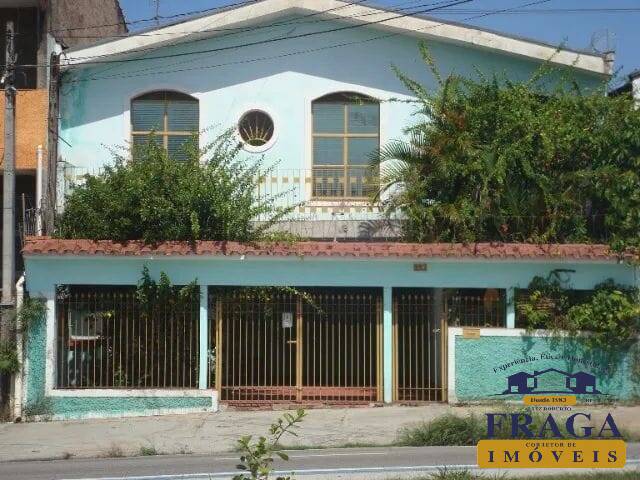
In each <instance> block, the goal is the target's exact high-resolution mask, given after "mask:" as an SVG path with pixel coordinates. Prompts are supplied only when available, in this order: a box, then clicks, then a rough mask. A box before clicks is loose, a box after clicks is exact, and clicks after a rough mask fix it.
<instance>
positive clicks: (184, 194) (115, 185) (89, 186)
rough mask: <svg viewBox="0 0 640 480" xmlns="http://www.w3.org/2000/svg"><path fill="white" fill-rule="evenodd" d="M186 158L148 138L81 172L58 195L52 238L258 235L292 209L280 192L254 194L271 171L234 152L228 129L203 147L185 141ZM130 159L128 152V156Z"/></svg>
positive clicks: (235, 145)
mask: <svg viewBox="0 0 640 480" xmlns="http://www.w3.org/2000/svg"><path fill="white" fill-rule="evenodd" d="M185 148H186V153H187V155H186V156H187V159H186V160H184V161H177V160H174V159H172V158H171V157H170V156H169V154H168V153H167V151H166V150H165V149H164V148H162V146H159V145H157V143H156V142H155V141H154V139H153V138H150V139H149V142H148V143H147V144H146V145H143V146H140V147H137V148H135V149H133V151H132V152H131V155H128V154H127V155H119V154H115V161H114V164H113V165H112V166H108V167H106V168H105V170H104V172H103V173H101V174H99V175H95V176H94V175H87V176H85V178H84V182H83V183H82V184H81V185H77V186H76V187H75V188H73V189H72V190H71V192H70V193H69V194H68V195H67V197H66V205H65V209H64V212H63V213H62V214H61V216H60V217H59V218H58V219H57V222H56V232H57V236H59V237H62V238H88V239H94V240H99V239H110V240H118V241H125V240H138V239H141V240H144V241H145V242H149V243H151V242H158V241H165V240H190V241H194V240H200V239H204V240H238V241H250V240H256V239H260V238H263V237H264V236H265V235H266V234H267V231H268V230H269V228H270V227H271V226H273V224H274V223H276V222H277V221H278V220H280V219H282V218H283V217H284V216H285V215H286V214H287V213H289V212H290V211H292V210H293V209H294V208H295V205H291V206H287V207H281V206H279V205H278V199H279V198H280V196H282V195H284V194H286V192H284V193H282V194H280V195H275V196H264V195H259V193H258V186H259V185H260V183H262V182H263V181H264V179H265V178H266V177H268V176H269V175H270V174H271V169H270V168H267V169H263V168H262V163H261V161H254V160H253V159H252V160H251V161H249V160H246V159H244V158H242V157H241V147H240V145H239V144H238V143H237V142H235V141H234V138H233V135H232V132H230V131H229V132H226V133H225V134H223V135H221V136H220V137H218V138H217V139H216V140H215V141H214V142H212V143H211V144H210V145H208V146H206V147H205V148H204V149H203V150H199V149H198V148H197V146H195V144H194V145H189V146H187V147H185ZM129 157H131V158H129Z"/></svg>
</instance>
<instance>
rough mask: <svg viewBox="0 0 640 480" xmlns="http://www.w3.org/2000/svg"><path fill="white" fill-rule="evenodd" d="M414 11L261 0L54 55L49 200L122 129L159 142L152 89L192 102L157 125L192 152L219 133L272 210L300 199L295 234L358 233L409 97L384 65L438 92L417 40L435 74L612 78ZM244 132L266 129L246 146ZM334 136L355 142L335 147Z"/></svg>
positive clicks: (579, 58) (121, 145)
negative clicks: (56, 73) (369, 176)
mask: <svg viewBox="0 0 640 480" xmlns="http://www.w3.org/2000/svg"><path fill="white" fill-rule="evenodd" d="M437 10H438V9H437V8H434V12H437ZM428 11H429V9H425V12H424V15H427V14H428V13H429V12H428ZM424 15H420V14H411V15H410V14H409V13H408V11H405V10H400V11H386V10H384V9H380V8H373V7H368V6H363V5H358V4H355V5H354V4H350V3H347V2H341V1H333V0H306V1H291V0H265V1H262V2H257V3H255V4H251V5H248V6H242V7H239V8H235V9H230V10H225V11H221V12H213V13H211V14H209V15H205V16H203V17H201V18H196V19H192V20H188V21H185V22H182V23H178V24H176V25H171V26H167V27H162V28H158V29H154V30H151V31H149V32H143V33H142V34H140V35H132V36H130V37H127V38H123V39H119V38H116V39H114V40H112V41H109V42H105V43H101V44H98V45H95V46H92V47H88V48H84V49H82V50H75V51H74V50H69V51H67V52H64V53H63V54H62V55H61V70H62V76H61V79H60V107H59V108H60V123H59V136H60V140H59V142H58V147H57V148H58V157H59V159H60V168H59V172H58V183H59V197H60V199H61V201H62V197H63V195H64V192H66V191H68V189H69V188H71V186H72V185H73V183H74V182H77V181H80V177H81V176H82V175H83V174H85V173H95V172H99V171H100V169H101V168H102V167H103V166H104V165H108V164H110V163H111V162H112V161H113V150H115V151H116V152H118V153H121V154H122V153H124V154H125V156H126V155H127V153H126V149H127V148H129V146H130V145H131V144H132V142H136V139H137V138H138V137H139V136H138V135H137V134H136V133H135V132H137V131H144V132H148V131H151V130H155V131H156V133H157V134H158V136H163V135H164V134H163V133H162V132H163V131H165V125H164V123H163V121H162V120H159V123H149V122H148V121H147V122H145V121H144V120H141V117H140V115H142V113H140V112H142V110H141V107H140V104H141V103H145V102H146V103H147V104H148V103H149V102H153V98H152V97H153V95H154V94H155V95H156V97H155V98H156V101H160V100H159V99H158V97H157V95H161V94H164V95H165V97H164V98H165V99H168V100H167V102H168V105H169V108H170V109H171V108H173V105H174V103H175V102H187V101H188V100H191V101H192V107H191V108H192V109H191V115H192V116H191V117H189V121H186V120H185V118H186V117H183V118H182V119H181V120H182V122H181V121H180V119H178V120H176V121H175V122H174V121H173V119H172V118H169V120H168V124H169V125H168V126H167V128H168V129H169V130H173V131H174V133H175V132H179V131H182V132H183V133H184V132H185V131H199V132H200V135H199V143H200V145H201V146H205V145H206V144H207V143H208V142H210V141H211V140H213V139H215V138H216V137H217V136H218V135H220V134H221V133H222V132H224V131H226V130H227V129H231V130H233V131H236V132H237V134H238V136H239V137H240V139H241V140H242V141H243V142H244V145H245V149H244V150H245V151H244V152H243V154H244V156H245V157H246V158H247V159H249V160H256V161H257V160H262V161H263V162H264V165H265V166H275V170H274V172H273V174H272V175H271V176H270V178H269V179H268V181H266V182H265V184H264V186H263V189H264V192H265V193H283V192H286V194H285V195H284V196H283V198H282V202H284V203H287V204H298V203H300V202H303V203H304V205H301V206H300V207H299V208H298V209H297V210H296V212H294V214H292V215H291V217H290V219H291V220H292V221H294V222H295V223H294V224H293V225H288V228H290V229H296V231H299V232H300V233H302V234H303V235H304V236H305V237H307V238H334V237H338V238H357V237H358V236H362V235H363V233H361V229H360V228H359V226H360V225H361V223H362V222H363V221H366V220H373V219H378V218H380V217H381V214H380V211H379V205H370V204H369V203H368V202H367V191H366V187H364V186H363V175H364V173H363V170H364V167H365V166H366V165H367V164H368V161H369V160H368V159H369V156H368V154H369V153H370V152H371V151H372V149H374V148H377V147H378V146H380V145H384V144H386V143H387V142H389V141H391V140H394V139H398V138H402V137H403V135H404V129H405V128H406V127H408V126H410V125H411V124H412V123H413V122H414V121H415V117H414V116H413V114H414V112H415V110H416V107H415V105H414V104H412V103H411V101H412V100H413V97H412V95H411V94H410V92H409V91H408V90H407V89H406V88H405V86H404V85H403V84H402V82H401V81H400V80H399V79H398V76H397V74H396V73H395V72H394V70H393V69H394V68H396V69H398V70H399V71H401V72H403V73H404V74H406V75H408V76H409V77H410V78H413V79H415V80H417V81H419V82H420V83H421V84H423V85H425V87H426V88H428V89H434V90H435V89H436V88H437V81H436V79H435V78H434V77H433V76H432V74H431V73H430V71H429V68H428V67H427V65H426V64H425V62H424V61H423V60H422V58H421V55H420V51H419V47H420V44H421V43H423V42H424V43H425V44H426V45H427V47H428V49H429V51H430V53H431V55H432V57H433V59H434V61H435V63H436V65H437V67H438V69H439V70H440V72H441V74H442V76H446V75H448V74H450V73H452V72H455V73H457V74H460V75H467V76H470V77H473V76H476V75H478V74H479V72H480V73H481V74H483V75H488V76H491V75H493V74H497V75H499V76H504V77H505V78H510V79H514V80H522V79H528V78H531V76H532V75H533V74H534V73H535V72H536V71H537V70H538V69H539V68H540V67H541V66H542V65H543V64H545V63H548V64H549V65H551V66H552V67H553V68H556V69H557V72H556V75H558V76H564V75H567V74H568V75H569V76H571V77H572V78H575V81H576V82H577V84H578V85H580V86H581V87H583V88H585V89H589V88H603V81H604V80H606V78H608V75H609V74H610V73H611V62H610V60H611V59H610V58H608V57H603V56H599V55H594V54H592V53H588V52H579V51H572V50H568V49H567V50H565V49H557V48H556V47H555V46H549V45H544V44H542V43H539V42H535V41H531V40H524V39H520V38H515V37H509V36H507V35H502V34H499V33H495V32H488V31H483V30H481V29H477V28H474V27H470V26H464V25H458V24H449V23H446V22H444V23H443V22H442V21H435V20H434V19H431V18H429V17H425V16H424ZM163 92H164V93H163ZM603 92H604V88H603ZM150 95H151V97H150ZM167 95H168V96H167ZM340 95H342V98H337V97H339V96H340ZM172 102H174V103H172ZM362 103H365V104H366V108H365V107H363V106H362ZM343 104H349V105H351V106H348V105H347V107H346V108H348V111H347V114H346V115H347V117H348V118H349V119H350V120H349V121H348V123H349V125H347V126H346V127H345V128H343V126H342V124H341V120H339V119H337V117H336V115H339V114H340V112H338V113H337V114H336V112H335V111H334V107H337V106H342V105H343ZM358 104H360V105H359V106H357V105H358ZM157 106H158V105H156V107H157ZM352 107H353V108H352ZM149 108H155V107H149ZM159 108H161V107H159ZM176 108H178V107H176ZM136 112H138V113H136ZM145 112H147V113H149V111H148V110H145ZM143 113H144V112H143ZM183 113H185V112H183ZM185 115H186V114H185ZM171 116H172V114H171V113H170V114H169V115H168V117H171ZM185 122H186V123H185ZM332 122H335V123H336V124H333V123H332ZM353 122H355V123H353ZM358 122H360V123H358ZM362 122H365V123H362ZM352 123H353V124H352ZM172 124H174V125H173V126H172ZM247 129H257V130H261V129H264V130H265V131H264V132H262V131H261V132H258V133H257V134H256V132H254V134H256V135H257V137H258V138H256V139H253V141H251V139H249V141H247V139H246V138H242V134H243V131H245V130H247ZM343 134H344V135H347V136H350V137H357V138H351V139H349V140H347V141H345V143H344V145H340V141H341V140H342V139H343V138H344V136H343ZM169 137H170V135H169V136H168V137H167V138H169ZM321 137H322V138H321ZM172 138H173V139H174V140H175V139H176V138H177V137H176V136H175V135H174V136H173V137H172ZM175 141H176V142H177V141H178V140H175ZM167 143H169V140H167ZM254 143H255V144H254ZM258 144H259V145H258ZM172 148H173V147H172ZM123 149H124V150H123Z"/></svg>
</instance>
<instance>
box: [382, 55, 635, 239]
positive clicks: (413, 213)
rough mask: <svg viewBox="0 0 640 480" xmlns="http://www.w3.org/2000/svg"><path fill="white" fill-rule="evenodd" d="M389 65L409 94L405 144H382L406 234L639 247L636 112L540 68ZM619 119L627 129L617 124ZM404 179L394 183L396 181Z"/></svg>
mask: <svg viewBox="0 0 640 480" xmlns="http://www.w3.org/2000/svg"><path fill="white" fill-rule="evenodd" d="M422 53H423V56H424V59H425V63H426V64H427V65H428V67H429V68H431V71H432V74H433V76H434V78H435V79H436V81H437V82H438V84H439V88H437V89H435V90H434V89H433V88H431V87H425V86H423V85H422V84H421V83H420V82H419V81H415V80H413V79H411V78H408V77H407V76H406V75H404V74H402V72H399V71H397V73H398V75H399V77H400V80H401V81H402V82H403V83H404V85H405V86H406V87H407V88H408V89H409V91H411V93H412V94H413V95H414V96H415V97H416V98H417V105H418V108H419V115H418V116H417V117H416V120H415V121H414V122H412V125H410V126H408V127H407V129H406V131H407V140H396V141H391V142H389V143H387V144H386V145H384V146H383V147H382V148H381V155H380V158H379V159H378V162H377V163H378V164H380V163H382V162H384V165H383V168H381V174H382V175H381V180H382V181H381V185H382V191H381V192H379V193H380V194H381V193H383V192H386V193H388V195H387V196H386V201H385V203H384V206H385V211H386V213H387V214H388V215H389V216H390V217H392V218H397V217H398V216H400V218H403V219H406V221H405V222H403V223H402V228H403V233H404V236H405V238H406V239H407V240H410V241H416V242H432V241H445V242H449V241H468V242H476V241H480V242H482V241H509V242H543V243H549V242H558V243H571V242H586V243H598V242H602V243H606V242H608V243H610V244H612V245H613V246H615V247H616V248H619V249H622V248H625V247H633V246H635V247H640V236H638V231H639V230H640V156H639V155H638V152H639V151H640V110H639V109H636V108H634V100H633V98H632V97H631V95H620V96H617V97H607V96H605V95H603V94H602V93H603V89H604V85H602V86H601V87H600V86H597V87H595V88H590V89H588V90H587V89H580V87H579V86H578V84H577V82H575V81H574V79H573V78H568V74H567V73H565V72H560V71H558V70H552V69H551V68H550V67H549V65H545V66H543V67H542V68H541V69H540V70H539V71H538V72H536V73H535V74H534V75H533V77H531V78H530V79H526V80H524V81H513V80H511V79H509V78H505V76H504V75H502V76H501V75H496V76H483V75H482V74H481V73H480V72H479V74H478V75H477V76H476V77H475V78H472V77H469V76H468V75H460V74H457V73H451V74H450V75H448V76H446V77H445V76H441V75H440V72H439V71H438V69H437V68H436V67H435V64H434V61H433V59H432V58H431V56H430V54H429V51H428V50H427V48H426V46H425V45H423V46H422ZM621 125H623V126H624V127H620V126H621ZM398 185H401V186H402V188H396V187H397V186H398Z"/></svg>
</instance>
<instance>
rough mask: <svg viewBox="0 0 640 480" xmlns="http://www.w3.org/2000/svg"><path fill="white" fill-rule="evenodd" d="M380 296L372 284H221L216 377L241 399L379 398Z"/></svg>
mask: <svg viewBox="0 0 640 480" xmlns="http://www.w3.org/2000/svg"><path fill="white" fill-rule="evenodd" d="M380 298H381V297H380V294H379V292H377V291H376V290H371V289H369V290H366V289H307V290H304V291H301V290H289V291H284V290H279V289H251V288H249V289H246V288H235V289H228V288H226V289H215V288H213V289H211V290H210V293H209V311H210V312H211V314H210V318H209V322H210V323H209V324H210V330H211V331H212V333H211V340H212V341H213V340H215V342H216V343H215V362H214V363H215V366H214V367H212V366H211V365H210V372H209V380H210V382H211V384H215V385H216V386H217V388H218V389H219V391H220V398H221V400H222V401H224V402H227V403H234V404H253V403H256V404H269V403H278V402H287V403H290V402H304V403H312V402H317V403H340V404H342V403H367V402H372V401H377V400H379V399H381V396H382V392H381V385H382V382H381V380H380V373H381V367H380V361H381V356H380V350H381V334H380V328H381V323H380V319H381V316H380ZM214 330H215V332H214Z"/></svg>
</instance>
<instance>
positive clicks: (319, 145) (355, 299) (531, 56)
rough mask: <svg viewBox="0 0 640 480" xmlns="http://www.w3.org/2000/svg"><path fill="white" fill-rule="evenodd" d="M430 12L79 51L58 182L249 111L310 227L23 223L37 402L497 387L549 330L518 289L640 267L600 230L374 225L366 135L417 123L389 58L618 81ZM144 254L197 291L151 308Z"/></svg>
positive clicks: (579, 56) (102, 407)
mask: <svg viewBox="0 0 640 480" xmlns="http://www.w3.org/2000/svg"><path fill="white" fill-rule="evenodd" d="M438 8H439V7H437V6H434V5H430V6H428V7H427V6H425V7H424V8H423V9H422V10H423V12H422V13H423V14H427V13H428V12H429V10H432V11H437V9H438ZM418 10H419V9H418ZM423 14H421V13H419V12H418V13H416V11H415V9H413V10H403V9H396V10H385V9H383V8H376V7H371V6H369V5H364V4H363V3H362V2H345V1H340V0H263V1H260V2H249V3H247V4H244V5H240V6H236V7H234V8H229V9H222V10H218V11H214V12H209V13H207V14H206V15H202V16H200V17H196V18H189V19H187V20H184V21H181V22H179V23H175V24H171V25H166V26H162V27H159V28H154V29H151V30H145V31H141V32H136V33H133V34H131V35H129V36H126V37H123V38H114V39H111V40H107V41H103V42H99V43H97V44H94V45H90V46H85V47H80V48H71V49H69V50H66V51H65V52H64V53H63V54H62V55H61V59H60V70H61V74H60V78H59V79H58V82H57V84H58V85H59V123H58V124H57V125H55V128H56V130H57V132H58V133H59V141H58V142H57V145H56V147H57V158H58V161H59V163H58V170H57V171H58V193H59V198H62V197H61V196H62V194H64V192H65V191H66V190H67V189H68V188H70V186H71V185H72V184H73V183H74V182H76V181H79V178H80V177H81V176H82V175H83V174H85V173H96V172H99V171H100V169H101V168H102V167H103V166H104V165H108V164H109V163H110V162H111V161H112V154H111V151H110V150H111V149H112V148H118V147H127V146H129V145H135V144H137V143H139V142H145V141H147V139H148V135H149V133H150V132H155V137H154V138H155V139H156V141H158V142H160V143H161V144H162V145H163V146H164V148H166V149H167V150H168V151H169V152H170V153H171V154H172V155H173V157H174V158H175V160H176V161H180V146H181V145H182V144H183V143H184V142H185V141H187V140H188V139H189V138H190V137H191V136H192V135H193V134H194V133H196V134H197V135H198V136H199V142H200V144H201V145H205V144H206V143H207V142H208V141H209V140H211V139H212V138H214V136H215V135H218V134H220V133H221V132H222V131H224V130H225V129H227V128H233V129H234V130H235V132H236V135H237V137H238V139H239V140H241V141H242V143H243V148H244V155H246V156H247V157H249V158H256V159H259V158H264V159H265V162H266V164H268V165H272V164H277V167H276V170H275V172H274V174H273V175H272V176H271V177H270V178H268V179H267V180H266V184H265V185H264V188H265V189H267V191H271V192H278V191H289V190H291V191H292V193H291V195H290V197H289V198H287V201H291V202H296V203H297V202H304V203H303V204H302V205H301V206H300V207H299V208H298V209H297V211H296V212H295V214H294V215H293V216H292V217H291V224H292V225H294V226H295V229H297V230H295V229H294V227H292V226H287V228H291V229H294V231H297V232H298V233H301V234H302V235H303V236H304V237H307V238H311V239H315V240H314V241H306V242H298V243H293V244H268V245H260V244H258V245H244V244H238V243H234V242H212V241H202V242H195V243H194V244H187V243H181V242H167V243H161V244H158V245H145V244H143V243H141V242H135V241H131V242H126V243H115V242H112V241H110V240H108V239H105V241H99V242H92V241H88V240H59V239H50V238H44V239H40V240H38V239H30V240H28V242H27V245H26V247H25V250H24V254H25V259H26V263H27V279H26V281H27V289H28V291H29V293H30V295H32V296H39V297H42V298H44V299H45V301H46V305H47V316H46V319H44V320H43V321H42V323H41V324H39V325H38V326H37V327H34V329H33V332H32V333H31V334H30V338H29V342H28V347H27V348H28V359H29V360H28V365H27V367H26V370H25V382H26V385H25V394H24V398H23V400H24V403H25V404H27V405H42V404H44V403H46V404H47V405H48V407H49V411H50V413H51V414H53V415H55V416H57V417H62V418H68V417H86V416H109V415H132V414H140V415H148V414H153V413H164V412H188V411H199V410H203V409H204V410H211V409H215V408H216V407H217V402H218V400H220V401H222V402H226V403H229V404H236V405H245V406H246V405H251V406H254V405H264V404H271V403H284V404H288V403H298V404H300V403H323V404H327V403H333V404H368V403H372V402H373V403H377V402H380V403H382V402H385V403H389V402H416V401H450V402H455V401H456V400H468V399H475V398H493V397H492V396H493V395H495V393H496V392H499V391H502V389H503V388H504V387H503V384H504V381H505V378H504V377H500V375H497V374H495V373H494V372H493V364H494V363H496V362H498V360H497V358H498V357H500V356H502V357H504V356H509V359H510V358H511V357H513V358H519V356H521V355H522V350H523V348H524V345H525V344H526V345H528V346H529V347H528V348H530V349H533V350H534V351H545V349H547V348H550V347H549V346H548V345H547V344H546V343H544V342H546V341H547V340H546V339H545V338H538V337H535V336H533V337H523V335H524V331H523V330H520V329H516V328H515V325H516V323H515V316H516V312H515V307H514V292H515V291H516V289H518V288H526V286H527V285H528V284H529V282H530V281H531V278H532V277H533V276H534V275H542V276H546V275H548V274H549V272H550V271H553V270H556V269H562V270H563V271H571V272H572V273H571V281H572V285H573V287H574V288H576V289H591V288H593V286H594V285H596V284H597V283H599V282H602V281H603V280H604V279H606V278H613V279H615V280H616V281H617V282H619V283H622V284H628V285H637V270H636V269H635V268H634V267H631V266H629V265H626V264H624V263H622V262H619V261H618V258H617V257H616V256H615V255H613V254H612V253H611V252H610V251H609V249H608V248H607V247H606V246H603V245H525V244H496V245H494V244H477V245H463V244H425V245H416V244H402V243H390V242H373V241H366V240H370V239H368V238H367V237H365V236H363V233H362V231H363V228H362V224H363V223H366V222H367V221H370V220H376V219H379V218H380V212H379V211H378V206H377V205H375V204H371V203H370V201H369V197H368V193H369V192H368V191H367V187H366V186H367V182H365V180H364V179H365V178H366V177H367V175H370V171H369V167H368V165H369V160H370V154H371V152H373V151H375V150H376V149H377V148H378V147H380V146H381V145H384V144H385V143H387V142H388V141H390V140H392V139H394V138H401V137H402V136H403V135H404V128H405V127H406V126H408V125H410V124H411V123H412V120H413V118H412V114H413V112H414V109H415V106H414V105H413V104H412V103H411V100H413V97H412V96H411V95H410V93H409V92H408V91H407V90H406V89H405V87H404V86H403V84H402V82H400V81H399V80H398V78H397V75H396V74H395V73H394V71H393V69H392V66H395V67H396V68H397V69H399V70H400V71H402V72H405V73H406V74H407V75H409V76H410V77H412V78H414V79H416V80H417V81H419V82H421V83H422V84H423V85H425V87H426V88H432V89H435V88H437V85H436V82H435V80H434V79H433V78H432V77H431V75H430V74H429V71H428V69H427V68H426V67H425V65H424V62H423V60H422V59H421V57H420V53H419V43H420V42H421V41H426V42H427V43H428V46H429V49H430V51H431V53H432V55H433V58H434V60H435V62H436V63H437V64H438V66H439V68H440V69H441V71H442V73H443V75H446V74H448V73H449V72H454V71H455V72H457V73H459V74H464V75H469V76H473V75H476V73H477V71H480V72H482V73H485V74H487V75H491V74H492V73H494V72H495V73H500V74H505V75H506V76H507V77H509V78H513V79H527V78H529V77H530V76H531V75H532V73H533V72H535V71H536V70H537V69H538V68H539V67H540V66H541V65H542V64H543V63H545V62H550V63H551V64H552V65H554V66H556V67H558V68H559V69H560V70H568V71H570V72H571V73H572V75H573V77H574V78H575V79H576V81H577V82H578V83H579V84H580V85H581V86H582V87H584V88H602V82H603V80H606V79H607V78H608V76H609V75H610V74H611V72H612V65H611V61H610V60H611V59H610V58H609V57H607V56H601V55H598V54H594V53H590V52H582V51H575V50H571V49H568V48H564V47H560V48H558V47H556V46H553V45H547V44H545V43H542V42H537V41H535V40H528V39H523V38H519V37H515V36H511V35H506V34H502V33H498V32H493V31H488V30H484V29H481V28H478V27H474V26H469V25H463V24H457V23H449V22H443V21H441V20H437V19H434V18H431V17H428V16H424V15H423ZM603 93H604V91H603ZM327 239H329V240H333V239H340V240H346V239H351V240H354V239H359V240H362V241H360V242H356V241H351V242H349V241H342V242H334V241H327ZM145 266H146V267H148V269H149V272H150V274H151V275H152V276H153V277H154V278H157V277H158V276H159V274H160V272H165V273H166V274H167V275H168V276H169V277H170V278H171V280H172V281H173V282H174V284H176V285H186V284H189V283H190V282H192V281H193V280H194V279H197V285H198V292H199V293H198V295H197V296H196V297H195V298H194V299H192V303H191V304H189V306H188V307H186V308H184V309H183V310H181V311H180V314H179V315H177V316H176V315H173V314H171V315H169V316H167V315H164V316H162V315H151V316H149V315H147V316H144V315H142V316H141V315H140V313H139V307H138V306H137V304H136V298H137V297H136V295H135V286H136V284H137V282H138V280H139V279H140V274H141V272H142V270H143V268H144V267H145ZM248 286H260V287H269V286H280V287H282V286H292V287H296V288H299V289H303V290H305V291H306V292H307V293H308V295H309V296H310V297H311V298H312V299H313V300H314V302H313V303H314V304H315V305H317V306H318V307H319V309H318V310H316V309H315V308H310V307H309V304H308V303H304V302H302V301H301V300H300V297H295V296H291V295H289V294H287V293H286V292H282V291H279V292H278V293H277V295H275V294H274V295H275V296H273V297H272V302H271V303H269V304H268V305H267V304H265V302H264V300H263V299H261V298H250V297H249V296H247V295H240V294H238V295H236V296H234V295H235V293H234V292H237V290H236V289H238V288H239V287H248ZM221 292H226V293H225V294H223V293H221ZM229 292H231V294H229ZM319 312H321V313H319ZM443 312H447V313H446V314H443ZM168 319H169V320H168ZM527 342H528V343H527ZM502 357H501V358H502ZM549 362H551V361H549ZM558 362H561V361H560V360H558ZM544 367H545V368H551V367H555V368H559V369H564V370H566V369H567V368H566V366H565V365H564V364H563V363H559V364H549V365H546V364H545V366H544ZM541 368H542V367H540V369H541ZM496 371H499V369H496ZM621 372H623V370H621ZM622 374H623V373H620V375H622ZM612 378H613V377H612ZM615 379H616V380H615V381H618V380H619V379H618V377H615ZM612 381H613V380H612ZM485 385H486V386H487V388H486V389H485Z"/></svg>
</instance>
